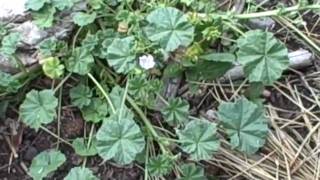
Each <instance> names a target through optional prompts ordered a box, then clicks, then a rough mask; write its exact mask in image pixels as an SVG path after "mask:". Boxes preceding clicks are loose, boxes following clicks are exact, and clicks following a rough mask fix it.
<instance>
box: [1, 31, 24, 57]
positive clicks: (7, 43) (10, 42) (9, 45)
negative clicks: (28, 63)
mask: <svg viewBox="0 0 320 180" xmlns="http://www.w3.org/2000/svg"><path fill="white" fill-rule="evenodd" d="M20 40H21V35H20V33H17V32H13V33H10V34H8V35H6V36H4V37H3V39H2V42H1V48H0V53H1V54H2V55H4V56H5V57H7V58H8V57H10V56H11V55H13V54H14V53H15V52H16V50H17V45H18V43H19V41H20Z"/></svg>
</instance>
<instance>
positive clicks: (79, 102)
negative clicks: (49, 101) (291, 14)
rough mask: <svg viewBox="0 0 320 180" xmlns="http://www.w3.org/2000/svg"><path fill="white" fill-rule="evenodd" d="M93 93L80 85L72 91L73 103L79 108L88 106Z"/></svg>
mask: <svg viewBox="0 0 320 180" xmlns="http://www.w3.org/2000/svg"><path fill="white" fill-rule="evenodd" d="M91 97H92V91H91V90H90V88H89V87H87V86H85V85H83V84H78V85H77V86H75V87H72V88H71V89H70V99H71V103H72V104H73V105H75V106H77V107H79V108H83V107H85V106H88V105H89V104H90V102H91Z"/></svg>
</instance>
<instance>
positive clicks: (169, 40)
mask: <svg viewBox="0 0 320 180" xmlns="http://www.w3.org/2000/svg"><path fill="white" fill-rule="evenodd" d="M146 19H147V21H148V23H149V24H148V26H147V27H146V28H145V32H146V34H147V36H148V38H149V40H151V41H154V42H157V43H159V44H160V46H161V47H162V48H163V49H164V50H165V51H167V52H170V51H174V50H176V49H177V48H178V47H179V46H185V47H186V46H188V45H190V43H191V42H192V41H193V36H194V27H193V26H192V24H191V23H189V21H188V18H187V16H186V15H184V14H183V12H181V11H180V10H178V9H175V8H172V7H166V8H158V9H156V10H154V11H152V12H151V13H150V14H149V15H148V16H147V18H146Z"/></svg>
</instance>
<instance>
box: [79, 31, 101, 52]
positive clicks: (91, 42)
mask: <svg viewBox="0 0 320 180" xmlns="http://www.w3.org/2000/svg"><path fill="white" fill-rule="evenodd" d="M98 43H99V38H98V36H96V35H92V34H89V33H88V34H87V35H86V38H85V39H84V40H83V41H82V42H81V45H82V47H83V48H86V49H87V50H88V51H90V52H91V51H93V50H94V49H95V48H96V47H97V46H98Z"/></svg>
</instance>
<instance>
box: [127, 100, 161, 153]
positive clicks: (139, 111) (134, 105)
mask: <svg viewBox="0 0 320 180" xmlns="http://www.w3.org/2000/svg"><path fill="white" fill-rule="evenodd" d="M127 101H128V102H129V104H130V105H131V107H132V108H133V109H134V110H135V111H136V112H137V114H138V115H139V116H140V118H141V119H142V121H143V122H144V124H145V126H146V127H147V129H148V131H149V132H150V133H151V135H152V136H153V138H155V140H156V141H157V142H158V143H159V146H160V149H161V151H162V153H167V150H166V149H165V147H164V145H163V144H162V143H161V141H159V140H160V136H159V135H158V133H157V131H156V130H155V129H154V128H153V125H152V124H151V123H150V121H149V120H148V118H147V117H146V115H145V114H144V113H143V111H142V110H141V109H140V108H139V106H138V105H137V104H136V103H135V101H134V100H133V99H132V98H131V97H130V96H129V95H127Z"/></svg>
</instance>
